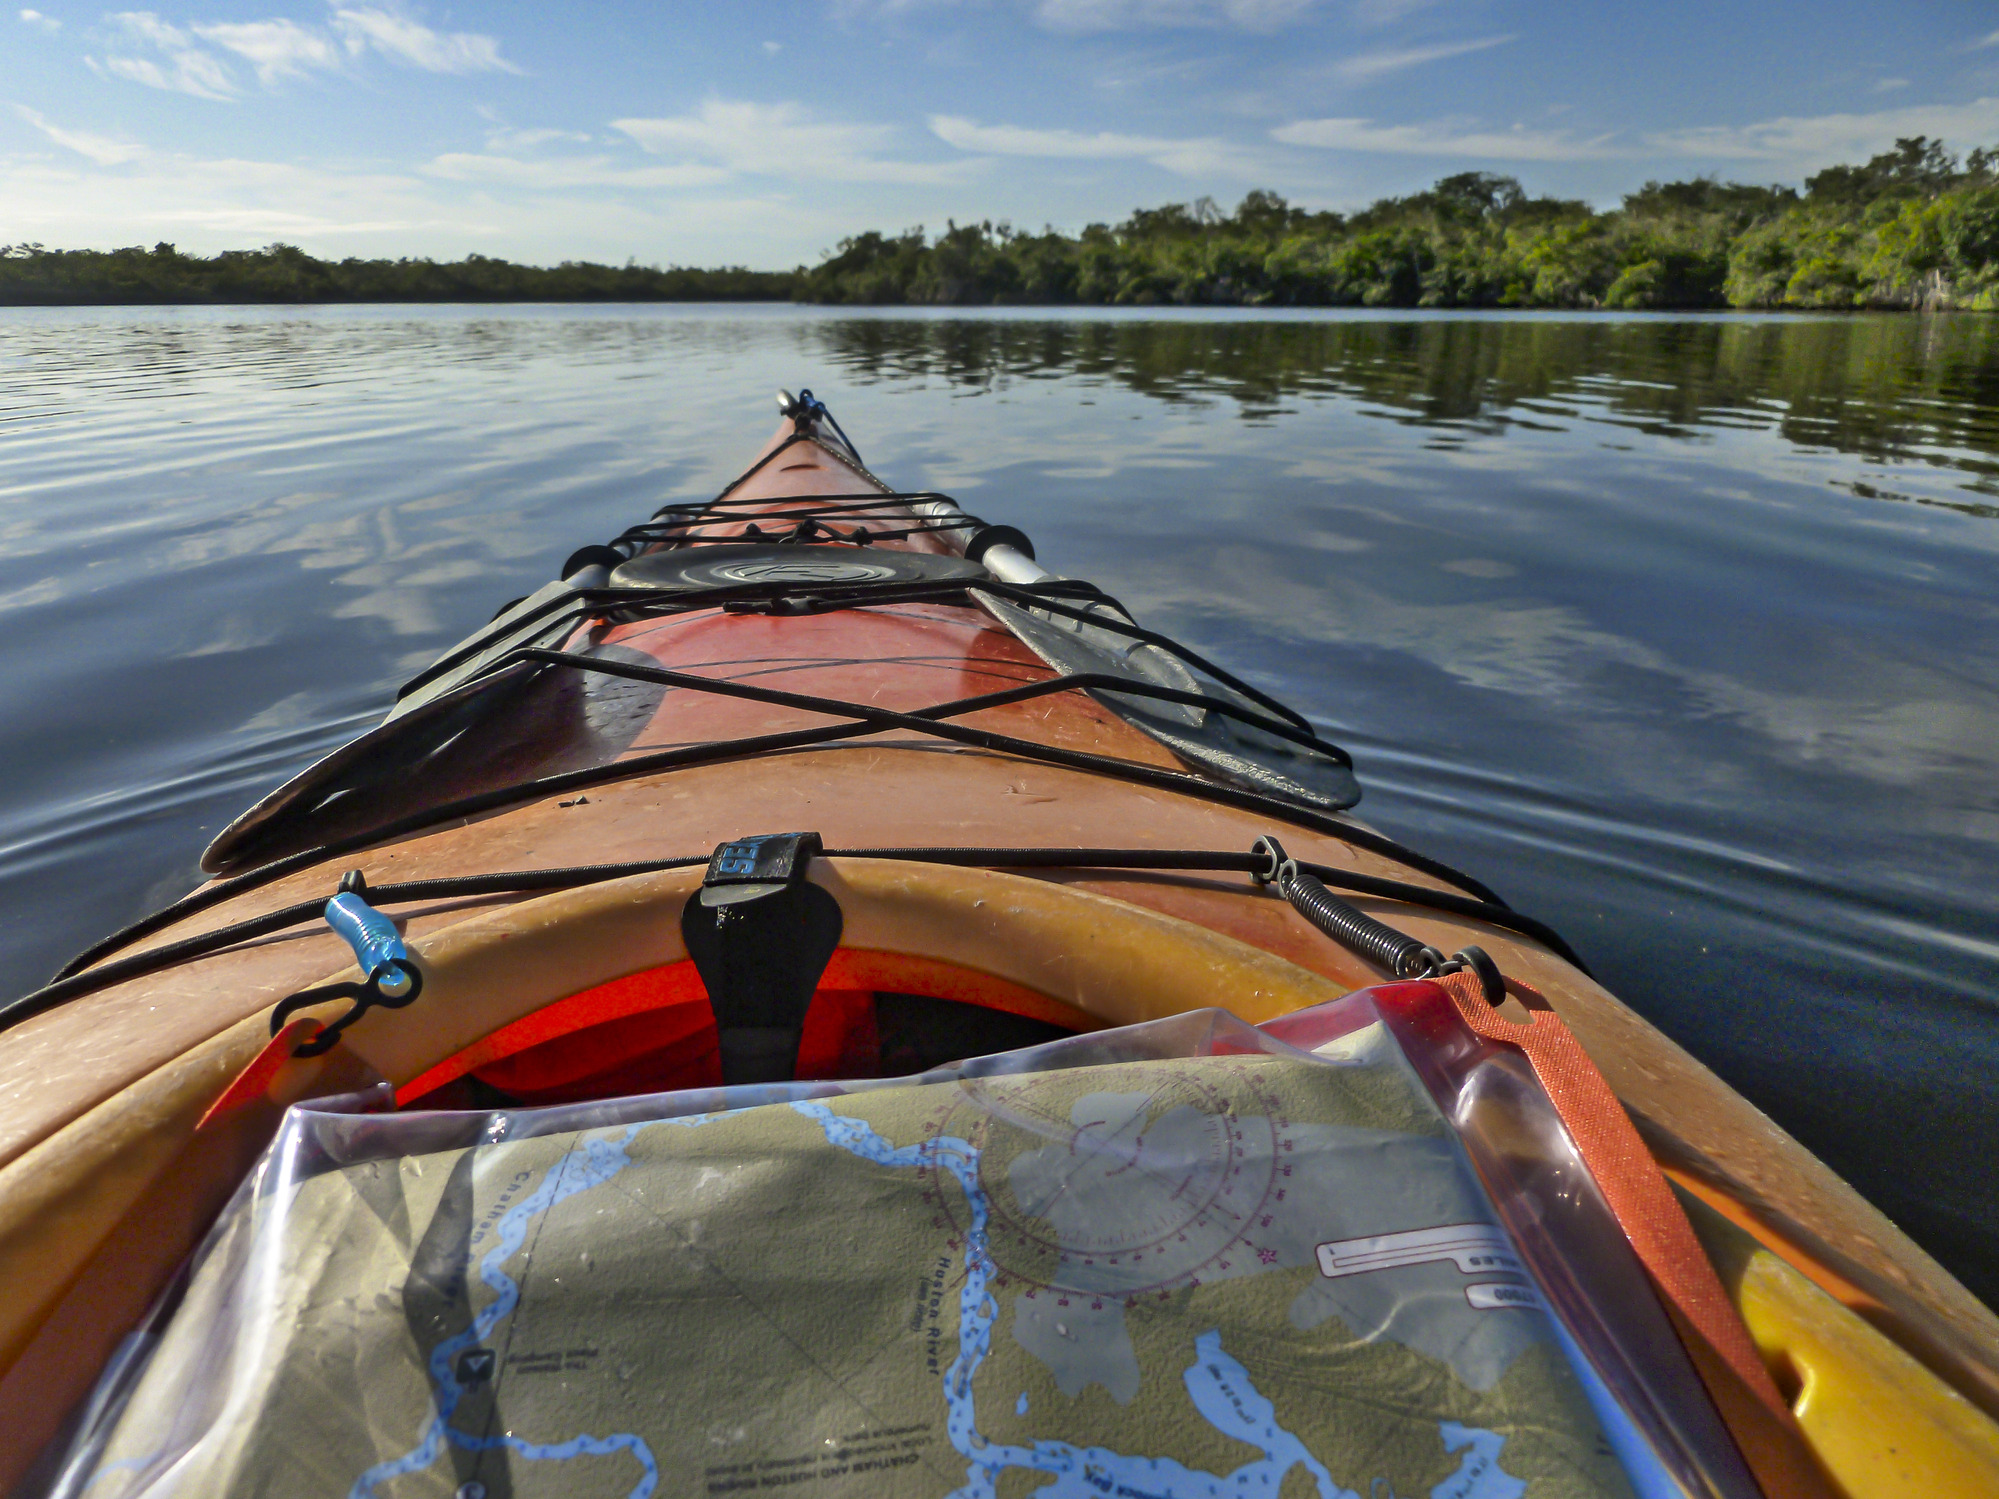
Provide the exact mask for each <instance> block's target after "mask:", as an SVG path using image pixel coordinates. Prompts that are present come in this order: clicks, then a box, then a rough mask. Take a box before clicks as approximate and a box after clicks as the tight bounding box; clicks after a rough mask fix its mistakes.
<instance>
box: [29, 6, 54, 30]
mask: <svg viewBox="0 0 1999 1499" xmlns="http://www.w3.org/2000/svg"><path fill="white" fill-rule="evenodd" d="M21 19H22V20H23V21H25V22H26V23H27V24H28V25H30V26H33V27H36V28H38V29H40V30H42V31H61V30H62V22H60V21H58V20H57V19H56V18H55V17H54V16H45V15H43V14H42V13H41V12H40V11H38V10H24V11H22V12H21Z"/></svg>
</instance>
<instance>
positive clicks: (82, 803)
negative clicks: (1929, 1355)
mask: <svg viewBox="0 0 1999 1499" xmlns="http://www.w3.org/2000/svg"><path fill="white" fill-rule="evenodd" d="M800 384H806V385H810V386H812V387H814V388H815V389H816V390H817V391H818V392H819V393H820V394H822V395H824V396H826V397H828V398H829V399H830V400H831V401H832V403H833V405H834V408H835V410H836V411H837V412H838V413H839V415H840V417H841V419H842V420H843V422H844V423H845V425H846V426H847V428H848V430H849V431H851V432H852V433H853V434H854V436H855V438H856V440H857V441H858V442H859V443H860V445H861V448H862V451H863V452H864V453H866V454H867V455H868V457H869V459H870V460H871V461H872V462H873V463H874V464H875V466H876V467H877V469H878V470H879V471H880V472H881V473H882V474H883V475H884V476H885V477H888V478H890V479H892V480H894V481H896V482H899V483H901V484H904V485H906V486H908V487H911V488H918V487H928V488H939V489H944V490H947V491H950V492H952V493H955V494H957V495H959V496H960V497H961V498H962V499H963V500H964V502H965V503H966V505H967V506H968V507H969V508H972V509H975V510H978V511H981V512H983V513H984V514H986V515H987V516H988V517H989V518H993V519H1003V520H1006V521H1009V522H1012V523H1015V524H1018V525H1021V526H1023V527H1024V528H1025V529H1027V530H1028V531H1030V532H1031V533H1032V534H1033V535H1034V537H1035V538H1036V540H1037V542H1038V543H1039V545H1040V549H1041V554H1042V556H1043V558H1044V559H1046V560H1047V561H1048V562H1050V563H1051V564H1052V565H1053V566H1054V567H1056V568H1057V569H1059V570H1062V571H1066V572H1070V573H1072V574H1075V575H1078V576H1084V577H1088V578H1091V579H1093V580H1095V581H1097V582H1099V583H1101V584H1103V585H1104V586H1106V587H1108V588H1110V589H1111V590H1112V591H1113V592H1115V593H1117V594H1119V595H1120V596H1122V597H1123V598H1124V599H1125V600H1126V601H1127V602H1128V603H1129V604H1131V605H1132V606H1133V607H1134V608H1135V609H1137V610H1138V611H1139V613H1140V616H1141V618H1143V619H1144V620H1145V621H1146V622H1147V623H1149V624H1152V625H1154V626H1156V627H1159V628H1163V629H1166V630H1169V631H1172V632H1174V633H1176V634H1178V635H1180V636H1182V637H1183V638H1185V639H1186V640H1188V641H1189V642H1190V643H1191V644H1193V645H1195V646H1197V647H1198V648H1199V649H1201V650H1203V651H1206V652H1208V653H1210V654H1212V655H1214V656H1216V657H1218V658H1219V659H1221V660H1222V661H1224V662H1226V663H1228V664H1230V665H1232V666H1233V667H1235V668H1236V669H1237V670H1238V671H1241V672H1243V673H1245V674H1246V675H1249V676H1251V677H1253V678H1255V679H1256V680H1258V681H1259V682H1260V683H1262V684H1263V685H1265V686H1267V687H1270V688H1273V689H1275V690H1276V691H1277V692H1279V693H1280V694H1282V695H1283V696H1285V697H1287V698H1289V699H1290V700H1291V701H1292V702H1293V703H1294V704H1296V705H1297V706H1298V707H1299V708H1301V709H1303V710H1305V711H1307V712H1309V713H1310V714H1311V715H1312V716H1313V717H1314V718H1315V719H1316V720H1317V721H1318V722H1319V724H1320V726H1321V728H1322V730H1323V731H1324V732H1326V733H1327V734H1328V735H1329V736H1330V737H1332V738H1334V739H1336V740H1338V741H1340V742H1343V743H1345V744H1346V745H1348V746H1349V747H1350V748H1351V749H1352V750H1353V752H1354V757H1355V760H1356V761H1357V762H1358V765H1359V768H1360V772H1361V778H1362V783H1363V785H1364V786H1366V788H1367V797H1366V800H1365V801H1364V802H1363V803H1362V806H1361V810H1362V812H1363V813H1364V814H1365V815H1367V816H1369V817H1371V818H1372V819H1373V820H1374V821H1376V822H1377V823H1379V824H1381V825H1384V826H1385V827H1387V828H1389V829H1390V830H1392V831H1394V832H1396V833H1398V834H1401V835H1403V836H1405V837H1407V838H1408V839H1410V840H1411V841H1413V842H1416V843H1418V844H1420V845H1422V846H1424V847H1427V848H1429V849H1431V850H1432V851H1434V852H1437V853H1439V854H1441V855H1443V856H1444V857H1446V858H1449V859H1451V860H1453V861H1455V862H1457V863H1458V864H1460V865H1461V866H1462V867H1465V868H1467V869H1470V870H1472V871H1473V872H1475V873H1478V874H1480V875H1481V876H1483V877H1484V878H1486V879H1487V880H1488V881H1489V882H1490V883H1492V884H1494V885H1496V886H1497V887H1498V888H1499V889H1500V890H1501V891H1502V892H1504V893H1505V894H1507V895H1508V896H1509V897H1510V898H1511V899H1513V900H1514V901H1515V903H1516V904H1518V905H1521V906H1522V907H1523V908H1525V909H1528V910H1531V911H1534V912H1536V913H1537V914H1539V915H1541V916H1543V917H1546V918H1547V919H1549V920H1551V921H1553V922H1554V923H1555V924H1556V925H1557V926H1559V927H1561V928H1562V929H1563V930H1564V931H1565V932H1566V933H1567V934H1568V935H1569V936H1570V937H1571V939H1572V940H1573V941H1574V942H1575V944H1576V945H1577V947H1579V948H1580V949H1581V950H1582V952H1583V953H1584V955H1585V956H1586V957H1587V958H1588V959H1589V960H1590V962H1591V963H1592V964H1593V965H1594V966H1595V968H1596V969H1597V970H1598V972H1599V973H1600V974H1601V975H1602V976H1603V977H1604V978H1605V980H1606V981H1607V982H1608V983H1609V984H1610V985H1611V987H1612V988H1613V989H1615V990H1617V991H1618V992H1619V993H1621V994H1622V995H1623V996H1624V997H1625V998H1626V999H1628V1000H1629V1001H1630V1002H1631V1003H1633V1004H1635V1005H1636V1006H1637V1007H1638V1008H1639V1009H1641V1010H1642V1011H1644V1012H1645V1013H1646V1014H1647V1015H1649V1016H1650V1017H1651V1018H1652V1019H1653V1020H1655V1021H1656V1022H1657V1023H1658V1024H1660V1025H1661V1026H1663V1027H1664V1028H1665V1029H1666V1030H1667V1031H1668V1032H1670V1033H1671V1034H1672V1035H1674V1036H1675V1037H1677V1038H1678V1039H1679V1040H1680V1041H1682V1042H1683V1043H1685V1044H1686V1045H1688V1046H1689V1047H1691V1048H1692V1049H1693V1050H1694V1051H1695V1052H1696V1053H1698V1054H1699V1055H1700V1056H1701V1057H1703V1058H1704V1059H1705V1060H1706V1061H1708V1062H1709V1063H1710V1064H1712V1065H1713V1066H1715V1067H1716V1068H1717V1069H1719V1070H1720V1071H1721V1072H1722V1073H1723V1074H1724V1075H1725V1076H1726V1077H1728V1078H1729V1079H1730V1080H1731V1081H1732V1082H1734V1083H1735V1084H1736V1085H1737V1086H1738V1087H1740V1088H1742V1089H1743V1090H1744V1091H1745V1092H1746V1093H1748V1094H1749V1096H1750V1097H1751V1098H1753V1099H1755V1100H1756V1101H1757V1102H1759V1103H1760V1104H1761V1105H1762V1106H1763V1107H1764V1108H1765V1109H1767V1110H1768V1111H1769V1112H1770V1113H1772V1114H1773V1115H1775V1116H1776V1118H1777V1119H1778V1120H1779V1121H1781V1122H1782V1123H1783V1124H1785V1125H1786V1126H1788V1127H1789V1128H1790V1129H1791V1130H1792V1131H1794V1132H1795V1133H1796V1134H1798V1135H1799V1136H1800V1137H1801V1138H1802V1139H1804V1140H1805V1141H1806V1143H1807V1144H1809V1145H1811V1146H1812V1147H1813V1148H1815V1149H1817V1150H1818V1151H1819V1152H1820V1153H1821V1154H1823V1155H1824V1156H1825V1157H1826V1158H1827V1159H1828V1160H1829V1161H1830V1162H1831V1163H1832V1164H1833V1165H1834V1166H1835V1167H1837V1168H1838V1169H1839V1170H1841V1171H1843V1172H1844V1173H1845V1174H1846V1175H1847V1176H1848V1177H1850V1178H1851V1179H1852V1180H1853V1181H1854V1182H1855V1183H1856V1184H1857V1185H1858V1186H1860V1187H1861V1189H1862V1190H1863V1191H1865V1192H1866V1193H1867V1194H1868V1195H1869V1196H1871V1197H1872V1198H1874V1199H1875V1201H1877V1202H1878V1203H1880V1204H1881V1205H1882V1206H1883V1207H1884V1208H1886V1209H1887V1210H1888V1211H1889V1212H1890V1213H1891V1214H1892V1215H1893V1216H1894V1217H1895V1218H1897V1219H1898V1220H1899V1221H1900V1222H1901V1223H1902V1224H1903V1225H1904V1226H1905V1227H1907V1228H1908V1229H1909V1230H1910V1231H1911V1232H1912V1233H1914V1234H1915V1236H1916V1237H1917V1238H1918V1239H1919V1240H1921V1241H1922V1242H1923V1243H1924V1244H1925V1245H1927V1246H1928V1247H1929V1248H1930V1249H1931V1250H1932V1251H1933V1252H1935V1253H1936V1254H1937V1255H1938V1256H1939V1257H1941V1258H1942V1259H1943V1260H1944V1261H1945V1262H1946V1263H1947V1264H1949V1265H1950V1266H1951V1267H1952V1268H1953V1269H1955V1270H1956V1271H1957V1272H1958V1274H1960V1275H1961V1276H1963V1277H1964V1278H1965V1279H1966V1281H1968V1282H1969V1283H1970V1284H1971V1285H1972V1287H1973V1288H1974V1289H1975V1290H1977V1291H1979V1292H1980V1293H1981V1294H1982V1295H1984V1296H1985V1297H1986V1299H1987V1300H1988V1301H1994V1300H1999V1190H1995V1188H1999V1151H1995V1150H1994V1148H1993V1145H1992V1136H1993V1131H1994V1128H1995V1126H1996V1125H1999V921H1996V920H1995V917H1999V776H1995V771H1999V319H1983V320H1982V319H1974V318H1970V317H1960V318H1955V319H1950V318H1939V319H1934V320H1920V319H1916V318H1878V319H1876V318H1847V319H1836V320H1835V319H1827V320H1803V319H1786V320H1759V319H1743V318H1712V317H1710V318H1699V319H1690V318H1606V317H1596V318H1574V317H1532V316H1526V317H1523V316H1510V317H1489V318H1477V317H1464V316H1457V315H1439V316H1431V317H1421V316H1417V317H1412V316H1410V315H1408V314H1396V315H1393V316H1385V317H1375V316H1366V315H1360V316H1356V315H1339V316H1328V317H1318V318H1310V317H1305V318H1301V317H1297V316H1285V317H1281V318H1265V317H1261V316H1215V315H1210V314H1201V315H1186V316H1179V315H1165V316H1161V315H1157V314H1148V315H1145V316H1142V317H1132V316H1122V315H1103V316H1092V317H1084V318H1080V319H1076V318H1065V319H1062V320H1050V319H1048V318H1046V317H1042V316H1037V315H1032V314H1029V315H1017V316H974V317H963V316H954V317H950V318H941V317H932V316H924V315H902V316H880V315H873V314H871V315H867V316H845V315H836V314H828V313H825V312H820V311H810V310H804V311H797V310H792V309H788V308H746V309H745V308H739V309H719V310H707V309H687V308H642V309H631V308H589V309H568V308H509V309H503V310H492V309H458V308H453V309H434V310H433V309H417V310H411V309H403V308H396V309H380V308H344V309H327V310H322V311H309V312H304V313H301V312H298V311H293V310H282V311H280V310H269V311H266V310H247V311H246V310H240V309H190V310H179V309H166V310H157V311H153V310H147V311H140V312H136V313H135V312H132V311H130V310H59V311H4V312H0V443H4V446H0V626H4V629H5V631H6V639H7V642H8V656H7V662H8V669H7V672H6V674H5V678H4V680H0V712H3V713H4V722H5V724H6V726H7V732H6V735H5V738H4V741H0V745H4V747H0V769H4V772H5V776H4V780H0V787H4V790H0V986H4V987H5V989H6V990H7V991H9V992H18V991H20V990H25V989H27V988H30V987H32V986H33V985H35V984H36V983H38V982H39V981H41V980H42V979H43V978H45V977H46V976H47V974H48V972H49V970H50V969H51V968H53V967H54V966H55V965H56V964H57V963H58V962H59V961H60V960H61V959H63V958H64V957H66V956H68V955H69V954H70V953H71V952H73V951H75V950H76V949H77V948H79V947H80V946H82V945H83V944H84V943H85V942H86V941H88V940H89V939H91V938H93V937H95V936H97V935H100V934H101V933H102V932H104V931H105V930H107V929H109V928H111V927H113V926H116V925H118V924H120V923H122V922H124V921H126V920H128V919H130V918H131V917H133V916H135V915H137V914H139V913H140V912H141V911H143V910H146V909H149V908H151V907H153V906H155V905H157V904H159V903H162V902H164V901H166V900H168V899H170V898H172V897H173V896H176V895H178V894H180V893H181V892H182V891H183V890H184V889H186V888H187V887H188V886H189V885H190V884H191V883H192V882H193V880H194V878H195V865H194V860H195V857H196V855H197V853H198V851H199V849H200V847H201V845H202V844H203V843H204V842H206V840H207V839H208V837H209V836H210V835H211V834H212V833H213V832H214V831H215V830H216V829H218V828H219V827H220V826H221V825H222V824H223V823H224V822H226V821H227V820H228V819H229V818H230V817H231V816H232V815H233V814H234V813H235V812H236V811H238V810H239V809H240V808H241V807H243V806H244V805H245V804H246V803H247V802H249V801H250V800H251V799H253V798H254V797H256V796H258V795H260V794H261V793H262V792H264V791H265V790H267V789H268V788H269V787H271V786H273V785H275V784H276V783H277V782H278V781H280V780H282V779H283V778H284V777H286V776H288V775H290V774H292V773H293V772H294V771H296V770H298V769H300V768H301V767H303V766H304V765H306V764H307V763H308V762H310V761H311V760H312V759H314V758H315V757H317V756H318V755H320V754H322V753H324V752H325V751H327V750H329V749H331V748H332V747H334V746H335V745H336V744H338V743H340V742H341V741H342V740H344V739H346V738H348V737H350V736H351V735H353V734H354V733H356V732H357V731H359V730H360V729H361V728H362V727H363V726H365V725H366V724H368V723H369V722H371V721H372V720H373V719H374V718H375V717H377V716H378V715H379V714H380V713H381V712H382V711H383V710H384V708H385V707H386V705H387V703H388V701H389V697H390V692H391V689H392V688H393V686H394V685H395V684H396V683H397V682H398V681H399V680H400V679H401V678H403V677H404V676H406V675H407V674H409V673H410V672H411V671H413V670H414V669H416V668H417V667H419V666H421V665H423V664H424V663H425V662H427V661H428V660H429V659H430V658H431V657H432V655H434V654H435V653H436V652H437V651H439V650H440V649H441V648H443V647H444V646H446V645H448V644H450V643H451V642H453V641H454V640H456V639H457V638H459V637H460V636H461V635H463V634H464V633H466V632H467V631H468V630H469V629H471V628H472V627H474V626H476V625H477V624H479V623H480V622H482V621H484V620H485V619H486V618H487V616H488V615H489V614H490V613H491V612H492V610H493V608H494V606H495V605H496V604H498V603H499V602H500V601H502V600H504V599H509V598H512V597H514V596H516V595H518V594H522V593H526V592H527V591H529V590H530V589H531V588H532V587H534V586H536V585H537V584H539V583H540V582H542V581H544V580H545V579H547V578H548V577H550V576H552V572H553V569H554V568H555V566H556V565H557V564H558V563H559V562H560V560H561V559H562V558H563V557H565V556H566V555H567V554H568V553H569V552H570V551H571V550H572V549H574V548H575V547H576V546H578V545H580V544H582V543H583V542H586V541H598V540H602V539H604V538H606V537H608V536H610V535H612V534H613V533H615V532H616V531H617V530H619V529H620V528H621V527H622V526H623V525H624V524H625V523H626V522H628V521H631V520H633V519H636V518H638V517H639V516H641V515H642V514H644V513H646V512H649V511H650V510H651V509H652V508H653V507H654V506H656V505H658V504H660V503H661V502H662V501H663V500H666V499H670V498H678V499H685V498H691V497H695V496H698V495H701V494H704V493H707V492H712V491H713V490H714V489H715V488H716V487H717V486H718V485H719V484H720V483H721V482H722V481H723V480H724V479H725V478H727V477H728V476H729V474H730V473H731V472H733V470H734V469H735V467H736V466H738V465H739V464H740V463H741V461H742V460H743V459H744V457H745V456H746V453H747V450H748V447H749V445H750V444H751V442H752V441H754V440H760V439H761V437H762V436H763V435H764V433H765V432H766V431H767V430H768V427H769V425H770V424H771V422H772V421H773V415H772V408H771V405H770V396H769V392H770V391H771V390H772V389H773V388H774V387H776V386H778V385H790V386H793V387H796V386H797V385H800Z"/></svg>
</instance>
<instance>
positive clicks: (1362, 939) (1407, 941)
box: [1255, 838, 1448, 979]
mask: <svg viewBox="0 0 1999 1499" xmlns="http://www.w3.org/2000/svg"><path fill="white" fill-rule="evenodd" d="M1255 852H1258V853H1261V854H1265V855H1267V856H1268V857H1269V859H1270V868H1269V871H1268V872H1267V873H1264V872H1259V873H1258V874H1257V876H1256V879H1257V881H1258V882H1259V883H1261V884H1274V885H1276V886H1277V893H1278V894H1279V895H1281V896H1283V897H1284V898H1285V899H1286V900H1288V901H1289V902H1291V906H1292V909H1294V910H1295V911H1297V913H1298V914H1299V915H1300V916H1302V917H1304V918H1305V919H1306V920H1307V921H1309V922H1311V923H1312V925H1313V926H1315V927H1317V928H1318V929H1319V930H1320V931H1322V932H1324V933H1325V934H1326V935H1327V936H1328V937H1331V938H1332V939H1333V940H1334V941H1335V942H1338V943H1340V944H1341V945H1342V946H1345V947H1348V948H1351V949H1352V950H1353V951H1354V952H1356V953H1358V954H1360V956H1361V957H1363V958H1365V959H1367V961H1368V962H1370V963H1372V964H1374V965H1375V966H1376V967H1377V968H1385V969H1387V970H1388V971H1389V972H1390V973H1391V974H1393V975H1394V976H1395V977H1396V978H1399V979H1414V978H1425V977H1428V976H1429V975H1431V974H1434V973H1436V972H1437V971H1438V970H1439V969H1440V968H1442V967H1443V966H1444V965H1445V963H1446V962H1447V961H1448V960H1447V959H1446V958H1445V957H1444V955H1443V954H1442V953H1440V952H1438V951H1437V949H1436V948H1434V947H1426V946H1424V945H1423V944H1422V943H1421V942H1418V941H1417V940H1416V939H1415V938H1414V937H1412V936H1410V935H1409V934H1408V933H1407V932H1398V931H1396V930H1395V928H1394V927H1392V926H1389V925H1387V924H1386V923H1384V922H1379V921H1376V920H1375V919H1374V918H1373V917H1372V916H1370V915H1368V914H1367V912H1365V911H1363V910H1361V909H1360V908H1359V907H1358V906H1354V905H1349V904H1348V903H1347V902H1346V901H1343V900H1341V899H1340V898H1339V897H1338V896H1337V895H1335V894H1333V892H1332V891H1331V890H1329V889H1327V888H1326V886H1325V885H1324V884H1323V883H1322V882H1320V881H1319V880H1317V879H1315V878H1313V877H1312V876H1311V875H1309V874H1306V873H1305V872H1304V871H1303V870H1301V869H1300V868H1299V867H1298V864H1297V861H1296V860H1294V859H1291V858H1289V857H1287V856H1286V855H1285V852H1284V845H1283V844H1281V843H1279V842H1278V841H1277V840H1276V839H1275V838H1259V839H1257V841H1256V848H1255Z"/></svg>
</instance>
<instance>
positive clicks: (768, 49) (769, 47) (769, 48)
mask: <svg viewBox="0 0 1999 1499" xmlns="http://www.w3.org/2000/svg"><path fill="white" fill-rule="evenodd" d="M783 50H784V43H783V42H765V43H764V55H765V56H767V57H775V56H777V54H778V53H780V52H782V51H783Z"/></svg>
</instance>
